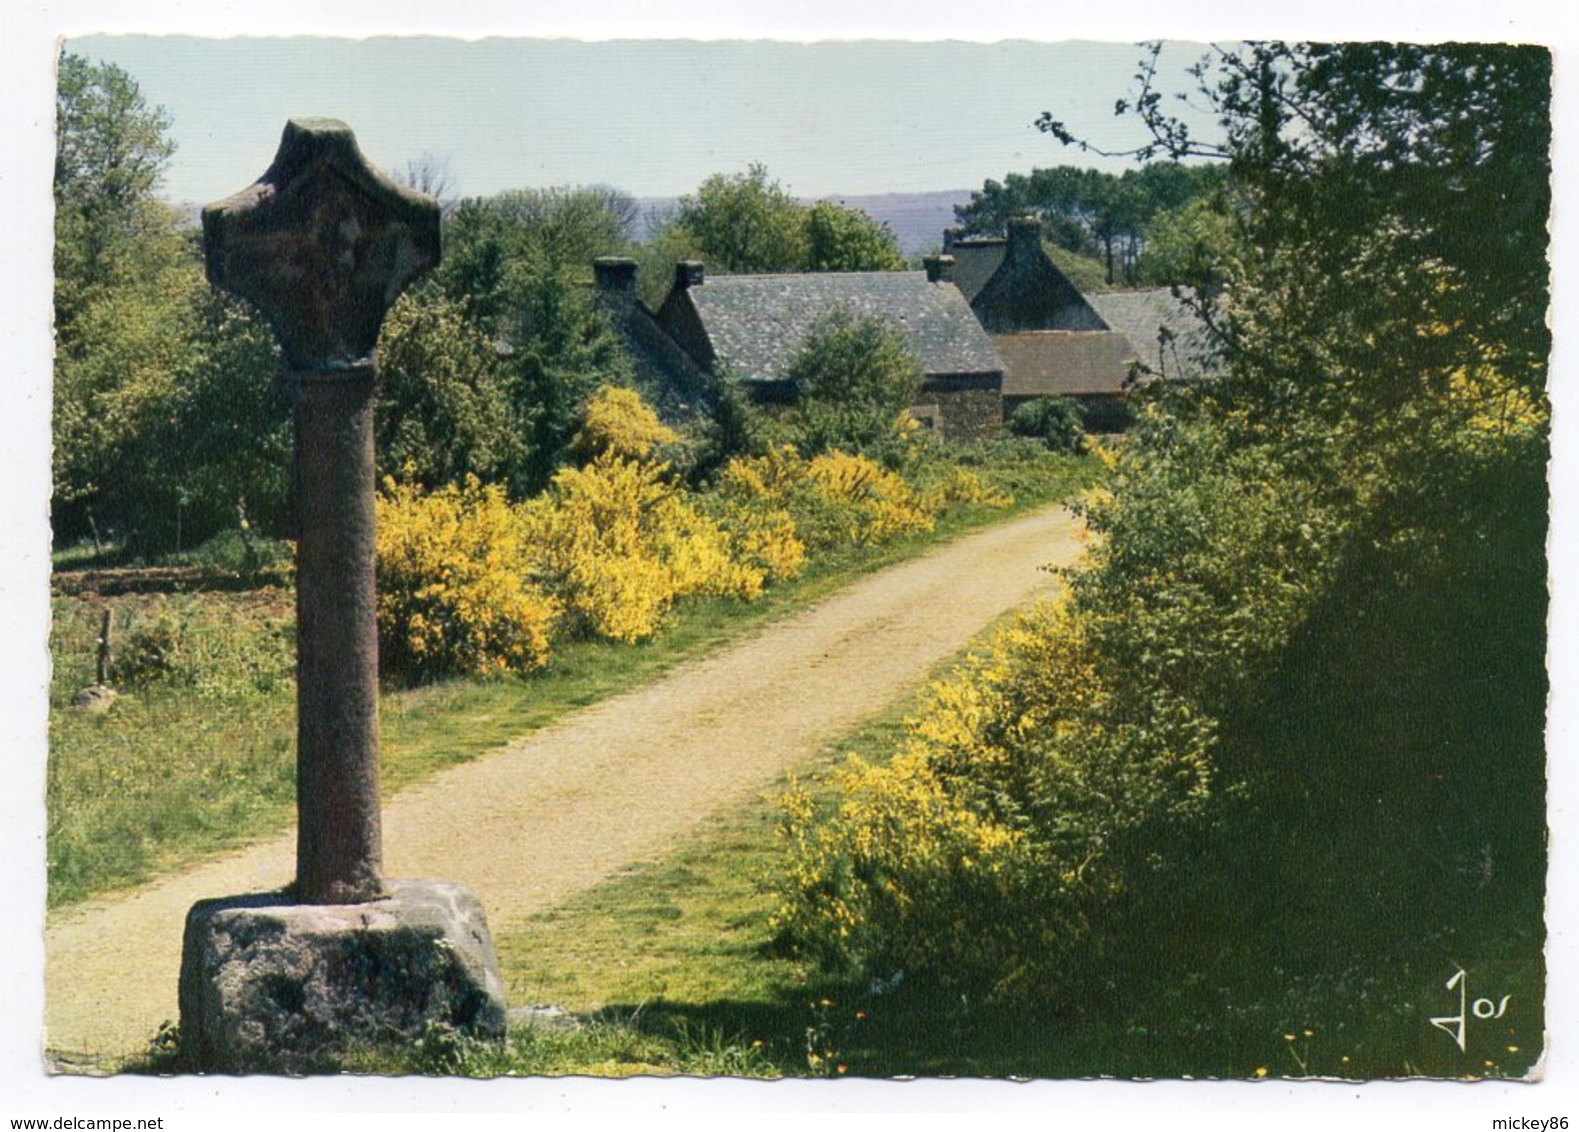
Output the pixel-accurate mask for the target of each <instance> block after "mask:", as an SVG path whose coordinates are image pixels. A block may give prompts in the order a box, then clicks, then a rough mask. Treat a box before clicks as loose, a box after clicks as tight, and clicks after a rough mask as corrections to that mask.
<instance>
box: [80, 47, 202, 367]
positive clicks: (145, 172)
mask: <svg viewBox="0 0 1579 1132" xmlns="http://www.w3.org/2000/svg"><path fill="white" fill-rule="evenodd" d="M55 112H56V133H57V139H58V140H57V146H56V151H55V325H56V330H57V332H58V333H59V334H60V335H61V337H62V339H63V340H64V341H65V342H66V343H67V344H69V343H71V342H72V341H73V339H72V324H73V323H74V322H75V320H76V318H77V316H78V315H79V314H80V313H81V312H82V311H83V309H84V308H85V307H86V306H87V305H88V304H89V303H90V302H91V301H92V300H93V298H94V297H95V296H96V295H99V294H101V293H103V292H104V291H105V290H106V289H107V288H110V287H113V286H115V285H116V284H117V283H120V282H123V281H127V280H128V279H133V280H134V279H136V278H137V277H138V275H139V274H140V273H139V270H138V265H139V264H140V263H141V262H142V261H143V256H142V254H141V253H142V252H143V251H144V250H145V249H144V241H145V240H146V239H148V238H154V239H159V238H160V237H161V236H163V234H164V233H166V232H167V231H168V229H169V228H170V217H169V215H168V214H167V212H166V211H165V210H164V209H163V208H162V207H161V206H160V205H159V203H158V201H157V199H156V198H155V192H156V190H157V189H158V187H159V181H160V178H161V176H162V175H163V173H164V168H165V165H166V164H167V163H168V162H169V160H170V156H171V154H173V153H174V152H175V143H173V142H172V141H170V139H169V138H168V137H166V136H165V131H166V130H168V129H169V126H170V120H169V118H168V116H167V115H166V114H165V112H164V110H163V109H162V108H159V107H150V106H148V104H147V103H146V102H145V101H144V99H143V96H142V92H141V90H139V88H138V86H137V83H136V82H135V81H134V80H133V79H132V77H131V76H130V75H128V74H127V73H126V72H125V71H124V70H122V69H121V68H119V67H117V66H115V65H114V64H110V63H99V64H94V63H89V62H88V61H87V60H86V59H84V58H83V57H82V56H80V55H76V54H73V53H71V52H69V51H68V52H65V53H64V54H62V56H61V59H60V67H59V70H58V77H57V84H56V90H55Z"/></svg>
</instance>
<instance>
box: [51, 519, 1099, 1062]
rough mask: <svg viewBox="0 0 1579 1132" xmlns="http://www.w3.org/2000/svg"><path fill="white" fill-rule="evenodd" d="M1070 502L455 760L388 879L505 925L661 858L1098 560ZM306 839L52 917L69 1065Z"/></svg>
mask: <svg viewBox="0 0 1579 1132" xmlns="http://www.w3.org/2000/svg"><path fill="white" fill-rule="evenodd" d="M1078 550H1079V548H1078V544H1077V542H1076V538H1075V522H1074V520H1073V518H1072V517H1071V516H1070V515H1069V513H1068V512H1067V511H1064V510H1062V509H1053V510H1046V511H1041V512H1037V513H1035V514H1032V515H1028V516H1023V517H1020V518H1018V519H1015V520H1013V521H1011V522H1008V523H1005V524H1003V525H1001V526H998V527H994V528H992V529H989V530H986V531H982V532H979V533H977V534H974V535H971V536H968V537H966V538H963V539H960V540H958V541H956V542H954V543H952V544H950V545H948V546H945V547H943V548H941V549H940V550H938V551H936V552H934V553H932V554H929V555H928V556H926V557H925V558H921V559H918V560H915V561H913V562H908V563H904V564H902V565H899V566H895V567H892V568H890V569H887V570H884V571H882V572H881V573H878V574H874V575H871V576H870V577H868V578H865V579H863V580H862V581H860V582H858V583H856V584H855V585H853V586H851V587H850V588H848V589H846V590H843V591H841V592H840V593H838V594H836V595H835V596H833V597H831V598H829V599H827V600H825V601H823V602H822V603H820V604H819V605H817V606H815V607H813V608H811V609H808V610H806V611H804V612H802V613H799V614H797V615H795V616H793V617H790V618H788V619H786V620H784V621H780V622H777V623H775V624H773V625H771V626H769V627H768V628H767V629H765V630H764V631H763V632H762V633H761V634H760V635H758V636H756V637H754V638H752V639H750V640H747V641H745V642H742V643H740V644H736V645H733V646H731V647H729V648H727V649H726V650H724V651H723V652H720V653H717V654H715V655H713V656H711V657H708V658H705V659H702V660H699V661H695V662H691V663H688V664H685V665H683V666H682V667H680V668H678V669H676V670H675V671H673V672H672V673H670V674H669V675H667V676H665V677H663V678H661V679H659V680H657V681H654V682H653V683H651V684H649V685H647V686H646V687H643V688H640V689H637V690H636V691H633V692H630V693H627V694H625V695H621V696H618V697H615V698H613V699H611V700H607V701H605V702H603V703H601V704H598V705H596V706H594V707H592V708H589V709H587V710H585V711H581V712H577V713H575V714H574V715H571V716H568V717H566V718H564V719H562V720H560V721H559V722H558V723H556V724H554V725H552V726H550V727H547V728H544V729H543V730H540V731H537V732H534V733H533V734H532V735H530V736H528V737H527V738H525V739H523V740H521V741H519V742H517V743H514V744H511V745H510V746H508V747H505V748H503V749H501V750H499V751H497V752H495V753H493V754H490V755H487V756H485V757H483V758H481V759H478V760H476V761H475V762H471V763H468V764H466V765H464V766H460V767H456V768H453V769H451V770H448V771H445V772H444V773H442V774H440V775H439V776H437V777H435V778H433V779H431V780H429V781H428V782H426V783H424V784H422V785H420V786H417V787H414V788H413V789H410V790H407V791H405V792H403V793H401V794H400V795H398V796H396V797H394V798H392V799H391V800H389V802H388V803H387V804H386V805H385V807H384V856H385V873H386V875H388V876H392V877H441V878H444V879H447V880H452V881H457V882H459V883H461V884H464V885H466V886H467V887H469V888H471V889H472V890H473V891H474V892H476V893H477V894H478V895H479V896H480V897H481V898H482V901H483V904H484V906H485V907H486V908H487V912H488V918H489V923H490V925H491V927H492V928H493V930H494V932H495V933H502V932H507V931H509V930H511V929H512V928H513V927H515V926H516V925H517V924H519V923H521V922H522V921H523V920H524V919H525V917H527V916H529V915H531V914H532V913H534V912H536V911H539V910H541V909H543V908H545V907H548V906H551V905H553V904H554V903H556V902H558V901H560V900H563V899H564V898H565V897H567V896H569V895H571V894H572V893H575V892H577V891H579V890H581V889H583V888H586V887H589V886H591V885H593V884H595V883H596V882H598V881H599V880H601V879H603V878H604V877H606V876H608V875H610V874H611V873H613V872H614V871H615V870H617V869H618V868H620V867H621V866H622V865H625V864H628V863H631V862H635V861H640V860H643V859H646V858H650V857H652V856H654V855H656V854H659V853H661V852H663V851H664V849H665V848H667V847H669V846H671V845H673V844H675V843H676V842H677V841H679V840H680V839H681V838H683V837H684V836H685V834H686V833H687V831H688V830H690V829H692V828H693V827H694V826H695V825H696V824H697V823H698V822H700V821H701V820H702V819H703V818H704V817H705V816H707V815H708V814H709V813H711V812H713V811H715V810H717V809H720V808H724V807H728V806H731V805H734V804H736V803H738V802H740V801H742V800H744V799H747V798H749V797H751V796H752V794H753V793H754V792H757V791H760V790H762V789H763V788H764V787H766V786H768V785H770V784H771V783H772V782H773V781H774V779H775V778H776V777H777V776H778V775H779V774H781V773H782V772H784V771H786V770H789V769H792V768H794V767H795V766H796V765H797V764H799V763H801V762H803V761H805V760H806V759H808V758H809V757H810V756H812V755H813V754H815V753H816V752H817V751H818V750H819V749H820V748H821V747H822V746H823V745H824V744H826V743H827V742H828V741H830V740H831V739H833V738H834V737H836V736H837V735H839V734H840V733H841V732H844V731H847V730H849V729H850V728H852V727H853V726H855V725H856V724H858V723H860V722H861V721H862V720H864V719H867V718H869V717H871V716H872V715H874V714H876V713H877V712H879V711H881V710H882V709H883V708H884V707H885V706H887V705H888V704H890V703H892V702H893V701H894V700H895V699H896V698H897V697H899V696H901V695H903V694H904V693H905V692H906V691H908V690H909V689H911V688H913V687H914V686H915V685H916V684H917V683H918V682H919V681H920V680H921V679H922V678H923V677H924V676H925V674H926V673H927V671H928V670H929V669H930V668H931V667H932V666H933V665H934V664H936V663H937V662H938V661H939V660H942V659H943V658H945V657H947V656H949V655H950V654H951V653H953V652H955V651H957V650H958V649H959V648H961V647H962V646H963V645H964V644H965V643H966V642H967V641H968V640H969V639H970V638H971V637H972V636H973V635H974V634H975V633H977V632H978V631H979V630H980V629H981V628H982V627H983V626H984V625H986V624H987V623H988V622H990V621H991V620H993V619H994V618H995V617H997V616H999V615H1000V614H1002V613H1003V612H1005V611H1007V610H1009V609H1012V608H1014V607H1016V606H1019V605H1022V604H1024V603H1026V602H1027V601H1029V600H1031V599H1033V598H1034V597H1036V596H1038V595H1039V594H1043V593H1046V592H1048V591H1050V590H1051V589H1052V588H1054V587H1055V586H1056V585H1057V582H1056V580H1055V579H1054V578H1053V576H1052V575H1050V574H1049V573H1048V572H1046V571H1045V570H1043V569H1041V567H1042V566H1043V565H1045V564H1065V563H1068V562H1070V561H1072V560H1073V559H1074V558H1075V556H1076V555H1077V553H1078ZM294 837H295V834H294V831H293V832H291V833H289V834H287V835H285V836H281V837H277V838H274V839H272V840H269V841H267V842H264V843H262V844H259V845H256V846H253V847H252V848H250V849H247V850H244V851H242V852H240V853H236V854H233V855H231V856H227V857H224V858H222V859H219V860H216V861H213V862H210V863H208V864H206V865H202V866H199V867H197V868H195V869H192V870H191V871H189V872H186V873H182V874H180V875H177V876H174V877H171V878H168V879H166V880H164V881H160V882H158V883H155V884H152V885H149V886H147V887H145V888H142V889H138V890H136V891H134V892H132V893H130V894H128V895H123V896H120V897H118V898H116V899H113V900H105V901H92V902H88V903H85V904H82V905H77V906H73V907H72V908H70V909H68V910H66V911H65V912H62V913H59V914H57V915H54V916H51V918H50V920H49V923H48V925H47V930H46V938H45V947H46V979H45V983H46V995H47V1005H46V1023H45V1029H46V1034H45V1037H46V1043H47V1045H48V1047H49V1049H50V1050H51V1052H52V1053H53V1054H54V1055H55V1056H56V1057H58V1058H59V1059H60V1062H61V1063H62V1064H67V1065H69V1064H84V1063H88V1064H91V1063H94V1062H97V1061H100V1060H102V1059H104V1058H106V1057H113V1056H117V1055H121V1054H125V1053H130V1052H136V1051H138V1050H140V1049H142V1048H144V1046H145V1045H146V1043H147V1041H148V1039H149V1037H150V1036H152V1034H153V1032H154V1031H155V1029H156V1028H157V1027H158V1025H159V1023H160V1022H161V1021H163V1020H165V1019H171V1020H173V1019H174V1018H175V1017H176V998H175V991H176V972H177V970H178V969H179V966H180V955H181V929H182V924H183V922H184V920H185V917H186V911H187V909H188V908H189V907H191V905H192V904H193V903H195V902H196V901H197V900H199V899H202V898H205V897H211V896H222V895H228V894H235V893H244V892H258V891H265V890H270V889H275V888H278V887H279V886H280V885H282V884H284V883H286V882H287V881H289V880H290V878H291V875H292V872H293V868H294V864H293V862H294V852H295V840H294Z"/></svg>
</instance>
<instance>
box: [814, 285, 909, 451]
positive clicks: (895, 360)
mask: <svg viewBox="0 0 1579 1132" xmlns="http://www.w3.org/2000/svg"><path fill="white" fill-rule="evenodd" d="M785 376H786V377H787V378H788V379H789V380H790V381H791V382H792V383H793V384H794V388H795V394H796V401H795V409H794V413H793V416H792V425H793V427H794V429H795V431H796V434H797V437H798V439H799V442H800V446H801V447H802V449H803V450H805V451H806V452H808V453H815V452H824V451H827V450H829V449H832V448H842V449H844V450H846V451H852V452H866V453H871V454H876V455H881V454H883V452H884V450H885V448H887V447H889V446H891V444H892V441H893V440H894V438H895V437H896V436H897V435H898V432H899V421H900V417H901V414H903V413H904V411H905V410H906V409H908V408H909V407H910V406H911V405H913V404H914V403H915V399H916V396H917V394H918V393H919V392H920V390H921V380H922V376H923V375H922V369H921V363H920V362H918V361H917V360H916V357H915V355H914V354H912V353H911V352H910V348H909V346H908V345H907V344H906V342H905V339H904V336H903V335H902V334H900V332H899V331H898V330H896V329H895V328H894V327H893V326H892V325H891V324H890V323H888V322H886V321H885V320H883V319H880V318H876V317H874V316H870V315H866V316H859V315H856V314H854V313H853V312H851V311H849V310H835V311H833V312H832V313H830V314H828V315H826V316H824V317H823V318H822V319H820V320H819V321H818V323H817V324H816V326H815V327H814V328H813V330H812V332H811V333H810V334H809V335H808V336H807V338H806V342H805V344H804V345H803V346H802V347H801V348H800V351H799V352H798V353H797V354H796V355H795V358H794V359H793V360H792V361H791V363H790V365H789V368H788V370H787V371H786V374H785Z"/></svg>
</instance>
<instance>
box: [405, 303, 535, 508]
mask: <svg viewBox="0 0 1579 1132" xmlns="http://www.w3.org/2000/svg"><path fill="white" fill-rule="evenodd" d="M378 372H379V399H378V417H377V431H376V441H377V452H378V456H379V460H380V464H381V472H382V474H385V475H393V476H397V477H398V478H399V479H400V480H401V482H403V483H406V484H412V485H419V486H421V487H424V488H428V489H432V488H436V487H439V486H441V485H447V484H454V485H458V484H461V483H464V482H465V480H466V477H467V476H475V477H477V478H478V479H481V480H484V481H495V480H498V479H500V478H502V477H504V476H506V475H508V473H509V472H510V471H511V470H512V469H513V468H514V467H515V466H516V465H517V464H518V462H519V460H520V456H521V447H522V445H523V442H524V437H523V433H524V427H523V426H524V424H525V422H524V421H522V420H521V419H520V418H519V417H518V416H517V415H515V414H512V413H511V411H510V410H511V403H510V397H509V388H508V383H507V376H506V371H505V363H504V361H503V359H501V357H500V356H499V353H498V351H497V350H495V348H494V345H493V343H492V342H491V341H489V339H488V337H487V336H486V335H485V334H483V333H482V331H481V329H480V328H478V327H477V325H476V324H475V323H473V322H472V321H471V320H470V319H468V318H467V317H466V315H465V312H464V310H463V309H462V307H461V305H460V304H458V303H456V302H455V301H454V300H452V299H449V298H448V297H446V296H445V295H444V294H443V293H442V292H441V291H440V290H439V288H437V287H436V286H433V285H432V284H427V285H424V286H421V287H418V288H417V289H415V290H413V291H410V292H407V293H406V294H405V295H403V296H401V298H400V299H399V300H398V301H397V302H396V303H395V305H394V306H393V307H392V308H391V309H390V312H389V315H388V317H387V318H386V319H385V320H384V328H383V330H382V332H381V333H380V335H379V346H378Z"/></svg>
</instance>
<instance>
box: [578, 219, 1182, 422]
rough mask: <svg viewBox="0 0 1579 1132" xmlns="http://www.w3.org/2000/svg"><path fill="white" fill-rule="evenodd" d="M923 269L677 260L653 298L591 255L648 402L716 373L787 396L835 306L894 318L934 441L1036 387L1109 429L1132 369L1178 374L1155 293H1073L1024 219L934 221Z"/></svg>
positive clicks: (702, 391)
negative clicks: (956, 228) (996, 227)
mask: <svg viewBox="0 0 1579 1132" xmlns="http://www.w3.org/2000/svg"><path fill="white" fill-rule="evenodd" d="M943 246H944V254H943V255H941V256H932V257H929V258H928V259H927V260H926V261H925V270H923V271H870V272H839V273H806V274H788V275H721V276H714V277H711V278H710V277H708V276H707V275H706V272H705V269H704V266H703V265H702V264H700V263H696V262H684V263H681V264H679V265H678V266H677V267H676V269H675V278H674V283H673V285H672V287H671V288H670V290H669V293H668V295H667V296H666V297H665V299H664V301H663V302H662V303H661V304H660V305H659V307H658V309H657V310H656V311H653V310H649V309H648V308H647V307H646V306H645V305H644V304H643V303H642V302H641V301H640V300H639V299H638V298H637V296H636V265H635V263H634V262H633V261H632V260H629V259H624V258H616V257H606V258H602V259H599V260H598V261H597V262H596V263H595V265H594V274H595V280H596V294H597V300H598V304H599V306H600V308H601V309H602V310H603V311H604V312H605V314H607V315H608V317H609V320H610V322H611V324H612V325H613V326H614V327H615V329H616V331H617V332H618V333H619V334H620V335H621V337H622V338H623V339H624V341H625V344H626V346H627V349H628V351H629V353H630V354H631V356H632V358H633V359H634V361H635V365H636V368H637V372H638V375H639V376H640V377H642V378H643V380H644V384H646V385H647V386H648V387H649V388H652V389H657V390H659V391H661V392H660V405H659V408H660V410H662V411H666V412H676V411H683V409H684V407H685V406H687V405H696V404H698V403H700V402H701V401H702V400H703V399H704V398H705V397H706V396H707V392H706V391H707V389H708V388H709V387H710V385H711V383H712V382H713V381H715V380H717V379H720V378H722V379H726V380H730V381H737V382H740V383H741V384H742V385H743V386H745V387H746V388H748V389H749V390H750V391H751V394H752V397H753V399H754V400H756V401H758V402H759V403H764V404H775V403H779V404H782V403H786V402H788V401H789V400H791V399H792V397H793V390H792V389H791V388H790V385H789V382H788V381H787V380H786V378H785V373H786V371H787V369H788V367H789V365H790V362H791V361H792V360H793V358H794V357H795V355H796V353H797V352H798V351H799V349H800V348H801V346H802V344H803V343H804V342H805V340H806V338H807V336H808V335H809V334H810V332H811V330H812V328H813V327H814V326H815V325H816V323H817V321H818V320H819V319H820V318H822V317H823V316H824V315H826V314H829V313H831V312H832V311H834V310H838V309H845V310H849V311H851V312H853V313H855V314H857V315H876V316H878V317H880V318H883V319H884V320H886V321H888V322H889V323H890V324H892V325H893V326H895V327H896V328H898V330H899V331H900V332H901V333H902V334H903V336H904V338H905V341H906V343H907V344H908V345H909V347H910V349H911V351H912V353H914V354H915V356H916V357H917V358H918V359H919V360H920V362H921V366H922V370H923V373H924V379H923V384H922V392H921V395H920V399H919V401H918V403H917V404H915V405H913V406H912V407H911V412H912V414H913V415H914V416H915V417H916V418H917V419H918V420H920V421H921V422H922V423H923V424H924V425H926V426H927V427H929V428H931V429H933V430H934V431H935V432H937V433H938V434H939V435H940V436H941V437H942V438H943V439H945V440H951V441H962V440H974V439H979V438H983V437H987V436H991V435H994V434H995V433H996V432H998V430H999V429H1000V428H1001V427H1002V425H1003V422H1004V421H1005V420H1006V419H1007V417H1008V415H1009V414H1010V413H1012V412H1013V411H1014V409H1015V408H1016V407H1017V406H1018V405H1021V404H1023V403H1025V402H1026V401H1030V400H1033V399H1035V398H1037V397H1046V396H1062V397H1068V398H1071V399H1073V400H1075V401H1077V402H1079V403H1080V404H1081V405H1082V406H1083V408H1084V409H1085V411H1086V416H1087V422H1088V427H1091V428H1092V429H1094V430H1096V431H1107V430H1111V429H1117V428H1122V427H1123V425H1124V423H1125V421H1126V420H1127V413H1128V410H1127V406H1126V398H1127V394H1128V392H1129V391H1130V389H1131V388H1132V387H1133V384H1134V382H1135V380H1136V377H1137V375H1138V374H1142V373H1145V374H1162V375H1165V376H1167V377H1170V378H1172V377H1184V376H1193V375H1192V374H1189V373H1186V372H1185V370H1184V368H1183V363H1182V361H1181V359H1182V358H1183V357H1184V356H1185V355H1186V353H1187V351H1186V350H1185V349H1184V348H1182V347H1181V343H1184V344H1185V345H1188V343H1187V342H1185V339H1186V337H1187V335H1188V327H1187V326H1186V324H1185V318H1186V316H1185V313H1184V311H1183V309H1182V308H1181V307H1180V305H1179V303H1178V301H1177V300H1175V299H1174V298H1173V297H1172V296H1171V295H1170V294H1169V293H1168V292H1167V291H1165V290H1164V291H1150V292H1127V293H1115V294H1112V295H1101V296H1091V297H1090V298H1088V297H1086V296H1084V295H1082V294H1081V293H1080V291H1079V290H1078V289H1077V288H1076V287H1075V286H1074V285H1073V284H1072V283H1070V282H1069V280H1068V279H1067V278H1066V277H1065V276H1064V274H1063V273H1062V272H1061V271H1059V270H1058V268H1057V267H1056V266H1055V265H1054V264H1053V262H1052V260H1050V259H1049V258H1048V257H1047V254H1046V252H1045V251H1044V250H1043V248H1042V246H1041V239H1040V226H1039V224H1038V222H1037V221H1036V220H1035V219H1034V218H1026V219H1022V220H1016V221H1014V222H1012V223H1011V224H1010V226H1009V233H1008V236H1007V237H1005V238H996V239H993V238H980V237H977V238H965V237H962V236H960V235H959V234H958V233H957V232H953V231H950V232H946V233H944V245H943Z"/></svg>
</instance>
